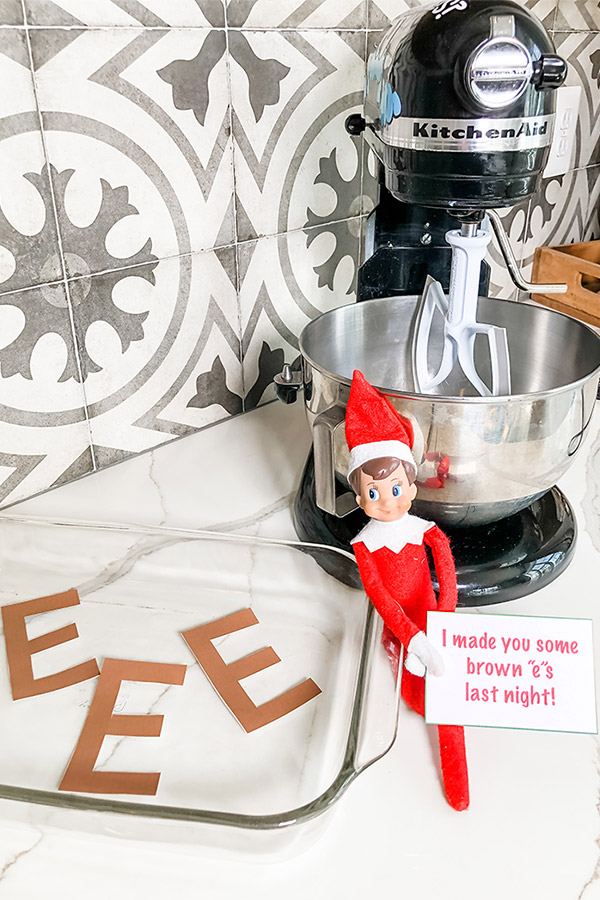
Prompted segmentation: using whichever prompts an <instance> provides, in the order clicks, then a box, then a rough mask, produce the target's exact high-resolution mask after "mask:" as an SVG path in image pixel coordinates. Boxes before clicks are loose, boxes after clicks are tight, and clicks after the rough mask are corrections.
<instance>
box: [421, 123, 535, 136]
mask: <svg viewBox="0 0 600 900" xmlns="http://www.w3.org/2000/svg"><path fill="white" fill-rule="evenodd" d="M547 131H548V122H547V121H544V122H543V123H540V122H539V121H538V120H534V122H533V124H531V122H530V121H528V120H525V121H523V122H522V123H521V125H520V127H519V128H518V129H516V128H488V129H487V131H485V132H484V131H482V130H481V129H480V128H476V127H475V126H474V125H467V127H466V128H453V129H450V128H449V127H448V125H438V124H437V123H436V122H415V123H414V124H413V137H423V138H438V137H440V138H443V139H444V140H446V139H447V138H454V139H456V140H461V139H462V138H466V139H467V140H468V141H471V140H481V139H482V138H483V137H484V136H485V137H486V138H490V139H492V140H496V138H518V137H521V136H522V135H527V136H530V135H536V134H537V135H544V134H546V132H547Z"/></svg>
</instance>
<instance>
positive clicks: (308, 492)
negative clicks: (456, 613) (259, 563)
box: [294, 451, 577, 607]
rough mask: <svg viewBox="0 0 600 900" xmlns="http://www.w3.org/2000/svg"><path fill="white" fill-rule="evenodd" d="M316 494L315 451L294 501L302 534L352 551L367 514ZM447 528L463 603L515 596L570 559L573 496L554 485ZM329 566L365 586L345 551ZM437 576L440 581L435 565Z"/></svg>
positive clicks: (573, 531) (547, 581) (341, 578)
mask: <svg viewBox="0 0 600 900" xmlns="http://www.w3.org/2000/svg"><path fill="white" fill-rule="evenodd" d="M340 487H341V486H340ZM343 489H345V490H347V488H343ZM314 496H315V491H314V459H313V454H312V451H311V453H310V455H309V457H308V460H307V463H306V467H305V470H304V474H303V476H302V482H301V484H300V488H299V490H298V493H297V495H296V500H295V503H294V525H295V528H296V532H297V534H298V537H299V538H300V540H302V541H309V542H311V543H318V544H327V545H329V546H333V547H338V548H339V549H342V550H347V551H349V552H352V548H351V546H350V540H351V539H352V538H353V537H354V536H355V535H356V534H358V532H359V531H360V529H361V528H362V527H363V525H364V524H365V523H366V522H367V521H368V520H367V517H366V516H365V514H364V513H363V512H362V510H360V509H357V510H356V511H355V512H353V513H350V515H348V516H345V517H344V518H343V519H338V518H336V517H335V516H332V515H329V514H328V513H324V512H322V510H320V509H318V508H317V506H316V503H315V500H314ZM444 531H445V532H446V534H447V535H448V537H449V538H450V542H451V545H452V551H453V554H454V559H455V563H456V574H457V581H458V605H459V606H462V607H467V606H487V605H491V604H495V603H504V602H506V601H507V600H516V599H517V598H518V597H523V596H525V595H526V594H531V593H533V592H534V591H537V590H539V589H540V588H542V587H545V586H546V585H547V584H550V582H552V581H554V579H555V578H557V577H558V575H560V573H561V572H562V571H563V569H565V568H566V567H567V565H568V564H569V562H570V561H571V556H572V553H573V550H574V549H575V539H576V535H577V526H576V523H575V517H574V515H573V511H572V509H571V506H570V504H569V502H568V500H567V499H566V497H565V496H564V494H563V493H562V492H561V491H560V490H559V489H558V488H557V487H553V488H551V490H549V491H548V492H547V493H545V494H544V495H543V496H542V497H538V499H537V500H534V501H533V503H532V504H531V505H530V506H528V507H526V508H525V509H523V510H521V511H520V512H518V513H515V514H514V515H512V516H508V517H507V518H505V519H501V520H500V521H498V522H492V523H490V524H488V525H477V526H473V527H472V528H445V529H444ZM328 571H330V574H331V575H333V576H334V577H335V578H337V579H338V580H339V581H342V582H343V583H345V584H350V585H352V586H353V587H360V579H359V577H358V570H357V568H356V566H355V565H354V564H353V563H352V562H350V561H349V560H348V561H346V560H345V559H344V558H343V557H340V561H339V566H338V567H337V568H336V569H335V570H333V569H332V570H328ZM432 577H433V579H434V586H435V587H437V583H436V581H435V572H433V571H432Z"/></svg>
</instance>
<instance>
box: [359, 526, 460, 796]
mask: <svg viewBox="0 0 600 900" xmlns="http://www.w3.org/2000/svg"><path fill="white" fill-rule="evenodd" d="M386 532H387V533H388V534H387V535H386ZM406 538H408V539H409V540H410V541H416V542H417V543H412V542H411V543H409V542H408V541H407V542H404V541H405V539H406ZM390 544H391V547H390V546H389V545H390ZM352 545H353V550H354V554H355V556H356V560H357V562H358V567H359V571H360V576H361V579H362V582H363V585H364V587H365V591H366V593H367V595H368V596H369V599H370V600H371V602H372V603H373V605H374V606H375V608H376V609H377V611H378V612H379V614H380V615H381V617H382V619H383V621H384V623H385V626H386V627H387V628H388V629H389V630H390V631H391V632H392V634H393V635H394V636H395V637H396V638H397V639H398V641H400V643H401V644H402V645H403V646H404V647H405V648H408V646H409V644H410V642H411V640H412V639H413V637H414V636H415V635H416V634H418V633H419V631H425V627H426V624H427V610H429V609H431V610H442V611H448V612H453V611H454V609H455V608H456V599H457V591H456V575H455V570H454V562H453V559H452V553H451V551H450V545H449V543H448V538H447V537H446V535H445V534H444V533H443V532H442V531H440V529H439V528H438V527H437V525H434V524H433V522H426V521H425V520H423V519H419V518H417V517H416V516H411V515H410V514H408V513H407V514H406V515H405V516H404V517H403V518H402V519H401V520H400V522H399V523H397V522H390V523H387V522H386V523H383V522H375V521H373V520H372V521H370V522H369V523H368V524H367V525H366V526H365V528H363V530H362V531H361V532H360V533H359V534H358V535H357V536H356V538H355V539H354V540H353V541H352ZM425 546H428V547H429V548H430V549H431V552H432V554H433V560H434V564H435V570H436V573H437V576H438V580H439V588H440V593H439V599H438V598H436V595H435V592H434V590H433V586H432V584H431V576H430V574H429V562H428V559H427V553H426V551H425ZM369 547H371V549H368V548H369ZM392 548H393V549H392ZM384 642H386V639H385V636H384ZM387 642H388V643H389V637H388V641H387ZM402 697H403V698H404V700H405V701H406V702H407V703H408V705H409V706H410V707H411V708H412V709H414V710H415V712H417V713H419V715H421V716H424V715H425V679H424V678H423V677H420V676H417V675H413V674H412V673H411V672H409V671H408V669H406V668H404V670H403V673H402ZM438 732H439V740H440V756H441V764H442V774H443V778H444V787H445V791H446V796H447V798H448V802H449V803H450V805H451V806H453V807H454V808H455V809H460V810H462V809H466V808H467V807H468V805H469V787H468V773H467V760H466V752H465V740H464V729H463V728H462V727H460V726H457V725H439V726H438Z"/></svg>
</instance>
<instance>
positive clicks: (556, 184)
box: [522, 169, 593, 278]
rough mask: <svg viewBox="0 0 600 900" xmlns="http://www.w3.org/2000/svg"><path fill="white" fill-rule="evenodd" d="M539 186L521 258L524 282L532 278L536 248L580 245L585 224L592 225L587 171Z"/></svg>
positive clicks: (530, 209) (581, 170) (570, 174)
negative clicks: (540, 187)
mask: <svg viewBox="0 0 600 900" xmlns="http://www.w3.org/2000/svg"><path fill="white" fill-rule="evenodd" d="M542 186H543V187H542V190H541V191H539V192H538V194H537V195H536V196H535V197H533V198H532V200H531V203H530V208H529V216H528V221H527V232H526V237H525V241H524V246H523V258H522V261H523V271H524V275H525V277H526V278H529V276H530V275H531V268H532V263H533V256H534V252H535V250H536V248H537V247H542V246H549V247H556V246H560V245H562V244H571V243H574V242H578V241H581V240H583V235H584V234H585V232H586V227H587V223H588V221H592V215H593V214H592V211H591V210H590V195H589V193H588V191H589V184H588V177H587V170H586V169H577V170H574V171H571V172H568V173H567V174H566V175H559V176H556V177H553V178H548V179H546V180H544V181H543V182H542Z"/></svg>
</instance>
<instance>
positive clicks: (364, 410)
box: [346, 369, 417, 477]
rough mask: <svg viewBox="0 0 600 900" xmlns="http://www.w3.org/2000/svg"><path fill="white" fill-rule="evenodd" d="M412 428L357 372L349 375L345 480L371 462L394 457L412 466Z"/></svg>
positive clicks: (413, 462)
mask: <svg viewBox="0 0 600 900" xmlns="http://www.w3.org/2000/svg"><path fill="white" fill-rule="evenodd" d="M413 440H414V435H413V428H412V425H411V423H410V421H409V420H408V419H405V418H404V417H403V416H401V415H400V413H398V412H396V410H395V409H394V407H393V406H392V405H391V403H390V402H389V400H388V399H387V397H385V396H384V395H383V394H382V393H380V391H378V390H377V388H374V387H373V386H372V385H370V384H369V382H368V381H367V380H366V378H365V376H364V375H363V374H362V372H360V371H359V370H358V369H355V371H354V374H353V376H352V386H351V388H350V397H349V398H348V404H347V406H346V441H347V442H348V449H349V450H350V461H349V465H348V477H350V474H351V473H352V472H354V470H355V469H358V468H360V466H362V465H363V464H364V463H366V462H368V461H369V460H370V459H379V458H380V457H383V456H395V457H396V459H400V460H403V461H404V462H407V463H409V464H410V465H411V466H414V469H415V473H416V471H417V465H416V463H415V460H414V457H413V455H412V453H411V452H410V451H411V448H412V445H413Z"/></svg>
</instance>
